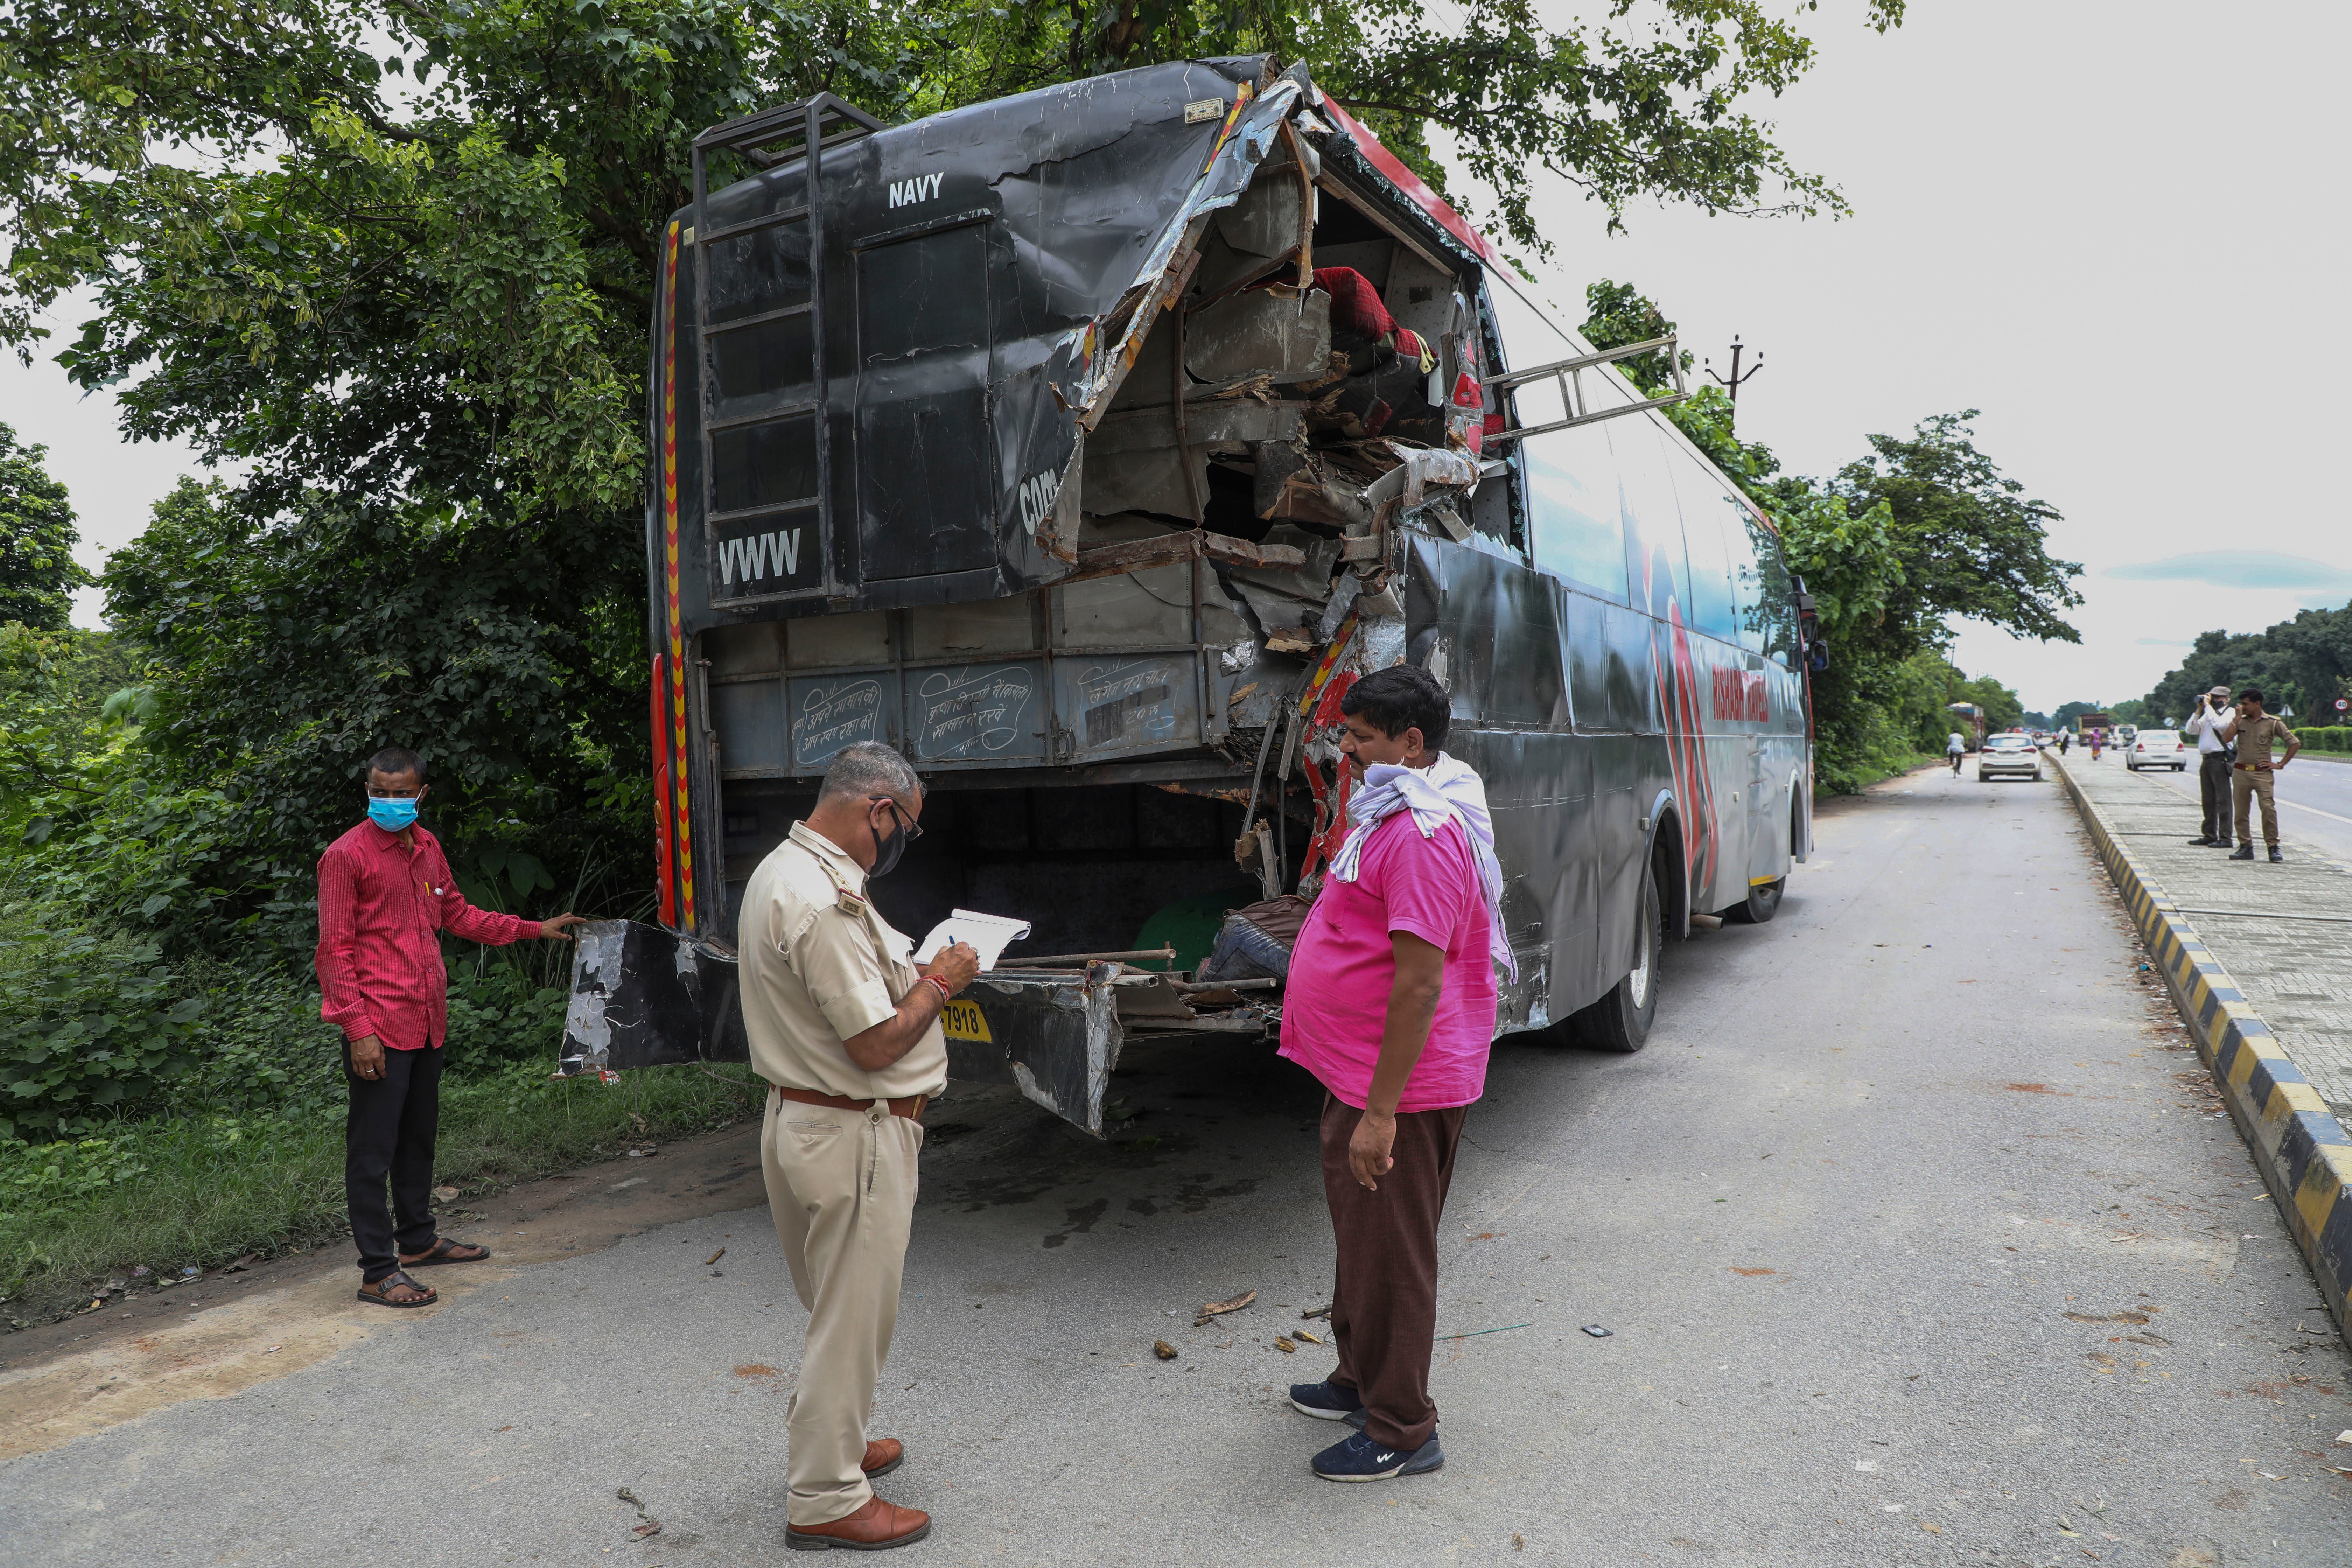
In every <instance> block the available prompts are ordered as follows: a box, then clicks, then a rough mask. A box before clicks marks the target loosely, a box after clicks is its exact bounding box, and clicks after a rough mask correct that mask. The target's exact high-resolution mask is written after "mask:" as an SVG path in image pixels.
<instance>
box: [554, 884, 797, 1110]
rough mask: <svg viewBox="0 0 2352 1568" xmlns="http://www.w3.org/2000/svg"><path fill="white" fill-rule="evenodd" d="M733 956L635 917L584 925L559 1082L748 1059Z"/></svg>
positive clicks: (577, 942) (578, 937)
mask: <svg viewBox="0 0 2352 1568" xmlns="http://www.w3.org/2000/svg"><path fill="white" fill-rule="evenodd" d="M735 980H736V968H735V955H734V954H733V953H732V952H729V951H728V950H727V949H725V948H724V947H721V946H719V944H717V943H715V942H706V941H703V940H701V939H700V938H698V937H694V936H690V935H688V934H686V933H685V932H682V931H666V930H664V929H663V928H662V927H660V926H654V925H646V924H644V923H642V922H640V921H588V922H586V923H585V924H583V925H582V926H581V927H580V929H579V931H578V932H577V933H576V934H575V936H574V938H573V948H572V999H571V1002H570V1004H569V1005H567V1006H566V1007H565V1009H564V1015H563V1048H562V1055H561V1056H560V1057H559V1058H557V1061H556V1070H557V1072H558V1073H559V1074H560V1075H561V1076H563V1077H566V1078H571V1077H577V1076H579V1075H581V1074H583V1073H603V1072H618V1071H619V1070H620V1069H622V1068H649V1067H666V1066H669V1065H672V1064H675V1063H681V1062H740V1061H748V1060H749V1059H750V1058H751V1046H750V1042H749V1041H748V1040H746V1039H745V1038H744V1035H743V1008H742V1005H741V1002H740V999H739V998H738V997H737V995H736V991H735Z"/></svg>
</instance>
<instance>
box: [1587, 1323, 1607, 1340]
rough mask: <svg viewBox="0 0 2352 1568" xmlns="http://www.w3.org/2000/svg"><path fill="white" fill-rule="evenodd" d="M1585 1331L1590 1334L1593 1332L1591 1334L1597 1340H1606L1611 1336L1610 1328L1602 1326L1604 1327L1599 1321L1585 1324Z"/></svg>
mask: <svg viewBox="0 0 2352 1568" xmlns="http://www.w3.org/2000/svg"><path fill="white" fill-rule="evenodd" d="M1584 1331H1585V1332H1586V1333H1588V1334H1591V1336H1592V1337H1593V1338H1594V1339H1596V1340H1605V1339H1607V1338H1608V1337H1609V1334H1610V1331H1609V1330H1607V1329H1604V1328H1602V1327H1601V1325H1600V1324H1598V1323H1587V1324H1585V1325H1584Z"/></svg>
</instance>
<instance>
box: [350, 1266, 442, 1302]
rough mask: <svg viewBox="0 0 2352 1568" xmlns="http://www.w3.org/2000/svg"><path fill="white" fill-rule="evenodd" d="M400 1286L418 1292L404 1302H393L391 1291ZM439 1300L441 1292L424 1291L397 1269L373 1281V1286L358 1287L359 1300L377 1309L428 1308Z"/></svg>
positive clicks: (423, 1288) (422, 1287)
mask: <svg viewBox="0 0 2352 1568" xmlns="http://www.w3.org/2000/svg"><path fill="white" fill-rule="evenodd" d="M401 1285H405V1286H407V1287H408V1288H409V1289H411V1290H415V1291H416V1292H418V1294H417V1295H416V1296H415V1297H414V1298H413V1299H411V1300H406V1301H395V1300H393V1298H392V1292H393V1289H394V1287H396V1286H401ZM440 1299H441V1292H439V1291H438V1290H429V1289H425V1287H424V1286H422V1285H419V1284H418V1283H417V1282H416V1281H415V1280H414V1279H410V1278H409V1277H408V1276H407V1275H405V1274H404V1273H402V1272H401V1271H400V1270H399V1269H397V1268H395V1269H394V1270H393V1271H392V1272H391V1273H389V1274H387V1275H385V1276H384V1277H383V1279H378V1280H376V1281H374V1282H373V1284H364V1285H362V1286H361V1287H360V1300H362V1301H372V1302H373V1303H374V1304H375V1305H377V1306H379V1307H429V1306H431V1305H433V1303H434V1302H436V1301H437V1300H440Z"/></svg>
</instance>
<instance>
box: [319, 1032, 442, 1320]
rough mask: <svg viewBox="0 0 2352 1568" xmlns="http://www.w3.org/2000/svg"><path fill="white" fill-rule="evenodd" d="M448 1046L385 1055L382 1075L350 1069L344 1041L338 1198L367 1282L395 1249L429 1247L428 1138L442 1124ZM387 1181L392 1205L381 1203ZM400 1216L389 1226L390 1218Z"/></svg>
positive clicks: (387, 1265) (384, 1269) (383, 1271)
mask: <svg viewBox="0 0 2352 1568" xmlns="http://www.w3.org/2000/svg"><path fill="white" fill-rule="evenodd" d="M448 1054H449V1052H448V1049H447V1047H446V1046H432V1047H427V1048H426V1049H425V1050H421V1051H395V1050H393V1049H392V1048H390V1047H385V1050H384V1053H383V1077H382V1078H374V1079H369V1078H362V1077H360V1076H359V1075H358V1074H357V1073H355V1072H353V1071H352V1047H351V1043H350V1042H349V1041H345V1042H344V1044H343V1081H344V1082H345V1083H346V1084H348V1085H349V1086H350V1087H351V1091H352V1108H351V1111H350V1114H349V1115H348V1116H347V1117H346V1118H345V1119H344V1121H343V1198H344V1201H345V1202H346V1203H348V1204H349V1205H351V1214H352V1241H353V1242H354V1243H356V1244H357V1245H358V1247H359V1249H360V1274H361V1277H362V1279H365V1281H366V1282H367V1283H368V1284H371V1285H373V1284H374V1283H375V1282H376V1281H377V1280H379V1279H383V1277H384V1276H385V1275H387V1274H390V1273H391V1272H392V1271H393V1270H394V1269H395V1268H399V1267H400V1253H401V1252H402V1251H407V1252H422V1251H424V1250H425V1248H426V1247H430V1246H431V1245H433V1237H434V1235H435V1231H434V1220H433V1140H434V1135H435V1134H436V1132H438V1131H440V1127H441V1063H442V1059H443V1058H446V1056H447V1055H448ZM387 1176H389V1177H390V1178H391V1179H392V1203H391V1205H390V1206H389V1207H387V1206H386V1205H385V1204H384V1201H383V1188H384V1178H385V1177H387ZM394 1215H397V1216H398V1218H399V1226H398V1228H397V1229H395V1228H394V1223H393V1222H394Z"/></svg>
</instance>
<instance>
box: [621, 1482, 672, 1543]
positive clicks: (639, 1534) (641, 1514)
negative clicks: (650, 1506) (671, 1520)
mask: <svg viewBox="0 0 2352 1568" xmlns="http://www.w3.org/2000/svg"><path fill="white" fill-rule="evenodd" d="M613 1495H614V1497H617V1498H619V1499H620V1500H622V1501H623V1502H625V1503H627V1504H628V1505H629V1506H630V1507H631V1508H634V1509H635V1510H637V1518H638V1519H640V1520H641V1521H644V1522H643V1523H641V1524H639V1525H637V1526H636V1527H635V1529H633V1530H631V1531H629V1533H630V1534H631V1535H634V1536H635V1537H636V1538H637V1539H638V1540H640V1541H650V1540H651V1539H653V1538H654V1537H655V1536H656V1535H659V1534H660V1533H661V1521H660V1520H657V1519H656V1518H655V1517H654V1516H653V1514H652V1513H651V1511H649V1510H647V1509H646V1505H645V1504H644V1503H643V1502H641V1501H639V1500H638V1499H637V1494H636V1493H635V1492H633V1491H631V1490H630V1489H628V1488H626V1487H623V1488H622V1489H620V1490H619V1491H617V1492H614V1494H613Z"/></svg>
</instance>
